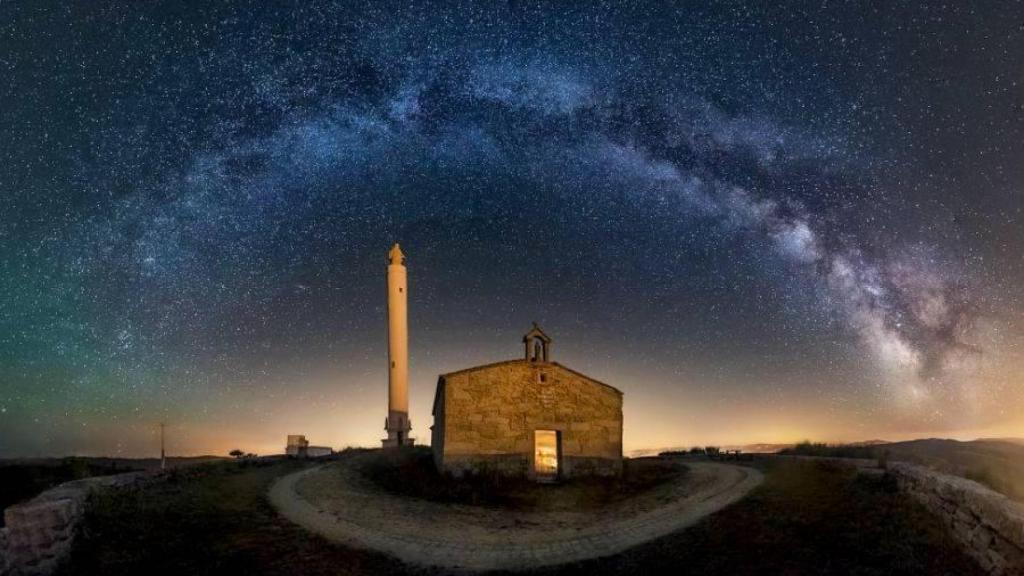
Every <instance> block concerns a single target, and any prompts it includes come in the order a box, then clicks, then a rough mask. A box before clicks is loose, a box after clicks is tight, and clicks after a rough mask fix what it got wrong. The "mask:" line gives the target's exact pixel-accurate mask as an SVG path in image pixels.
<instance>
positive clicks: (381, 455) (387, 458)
mask: <svg viewBox="0 0 1024 576" xmlns="http://www.w3.org/2000/svg"><path fill="white" fill-rule="evenodd" d="M364 462H365V463H364V464H363V465H362V466H360V468H361V472H362V473H363V476H364V477H365V478H366V479H367V480H368V481H370V482H373V483H375V484H377V485H378V486H380V487H382V488H384V489H385V490H387V491H388V492H391V493H393V494H400V495H402V496H407V497H411V498H422V499H425V500H431V501H434V502H441V503H457V504H472V505H476V506H490V507H497V508H514V509H518V510H541V509H543V510H593V509H596V508H600V507H602V506H606V505H608V504H611V503H613V502H616V501H620V500H622V499H624V498H629V497H630V496H632V495H635V494H637V493H639V492H642V491H645V490H649V489H651V488H654V487H656V486H658V485H660V484H663V483H665V482H669V481H671V480H674V479H677V478H679V477H680V475H683V474H685V473H686V467H685V466H684V465H681V464H680V463H678V462H670V461H665V460H659V459H655V458H642V459H638V460H627V461H626V462H625V464H624V467H623V474H622V476H621V477H620V478H580V479H574V480H572V481H567V482H560V483H558V484H538V483H536V482H533V481H530V480H528V479H526V478H505V477H502V476H501V475H497V474H486V473H484V474H478V475H473V476H466V477H463V478H458V479H456V478H451V477H449V476H444V475H441V474H438V473H437V469H436V467H435V466H434V458H433V453H432V452H431V451H430V449H429V448H427V447H416V448H414V449H411V450H401V451H394V452H378V453H377V454H375V457H374V458H370V459H366V460H365V461H364Z"/></svg>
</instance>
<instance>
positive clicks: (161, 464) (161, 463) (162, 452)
mask: <svg viewBox="0 0 1024 576" xmlns="http://www.w3.org/2000/svg"><path fill="white" fill-rule="evenodd" d="M166 466H167V461H166V459H165V458H164V423H163V422H161V423H160V469H161V470H163V469H164V468H165V467H166Z"/></svg>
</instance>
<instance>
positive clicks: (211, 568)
mask: <svg viewBox="0 0 1024 576" xmlns="http://www.w3.org/2000/svg"><path fill="white" fill-rule="evenodd" d="M343 457H344V456H343ZM306 465H307V464H304V463H302V462H296V461H278V462H250V463H241V462H240V463H235V462H231V463H218V464H209V465H201V466H197V467H194V468H191V469H187V470H182V471H179V472H178V473H177V474H176V475H174V476H172V478H171V479H170V481H168V482H166V483H162V484H156V485H153V486H150V487H147V488H145V489H140V490H134V491H121V492H108V493H106V494H102V495H100V496H99V497H97V498H96V499H95V501H94V503H93V504H94V505H93V507H92V511H91V512H90V513H89V515H88V518H87V521H86V530H85V532H84V534H83V537H82V538H81V539H80V540H79V542H78V544H77V546H76V548H75V550H74V552H73V555H72V561H71V563H70V564H69V565H68V566H67V567H66V568H65V569H64V570H63V571H62V572H61V573H62V574H64V575H68V574H105V575H119V574H132V575H136V574H147V575H152V574H157V575H159V574H195V575H205V574H235V573H244V574H246V575H247V576H257V575H293V574H294V575H298V574H311V575H320V574H384V575H390V574H410V573H411V574H427V573H434V572H433V571H430V570H424V569H418V568H412V567H407V566H404V565H402V564H400V563H398V562H397V561H394V560H391V559H390V558H387V557H384V556H382V555H379V554H376V553H373V552H368V551H358V550H350V549H347V548H344V547H342V546H338V545H334V544H331V543H328V542H326V541H323V540H322V539H320V538H318V537H315V536H312V535H309V534H307V533H306V532H304V531H303V530H302V529H300V528H297V527H295V526H293V525H291V524H289V523H287V522H286V521H284V520H281V519H279V518H278V517H277V516H276V515H275V513H274V511H273V510H272V509H271V508H270V506H269V505H268V504H267V502H266V500H265V494H266V490H267V488H268V487H269V485H270V483H271V482H272V481H273V479H274V478H276V477H279V476H281V475H283V474H286V473H289V472H292V471H295V470H298V469H300V468H302V467H303V466H306ZM758 465H759V466H761V467H762V468H763V469H764V471H765V473H766V480H765V483H764V484H763V485H762V486H761V487H759V488H758V489H756V490H755V491H754V492H753V493H752V494H751V495H750V496H749V497H748V498H746V499H745V500H743V501H741V502H739V503H738V504H736V505H734V506H732V507H730V508H727V509H725V510H723V511H722V512H720V513H718V514H715V515H713V516H711V517H709V518H708V519H706V520H705V521H703V522H701V523H700V524H698V525H697V526H695V527H693V528H691V529H689V530H686V531H684V532H681V533H677V534H673V535H670V536H667V537H665V538H662V539H660V540H656V541H654V542H651V543H648V544H645V545H642V546H639V547H637V548H634V549H632V550H629V551H627V552H626V553H623V554H620V555H619V556H616V557H612V558H604V559H598V560H593V561H587V562H583V563H580V564H575V565H569V566H562V567H556V568H551V569H545V570H541V571H539V572H537V574H543V575H551V576H554V575H563V574H564V575H576V574H578V575H581V576H582V575H584V574H586V575H592V574H644V575H649V574H656V573H668V572H671V573H675V574H681V573H682V574H685V573H692V574H865V575H867V574H879V575H881V574H957V575H970V574H977V573H980V572H979V569H978V568H977V567H976V566H975V565H974V564H973V563H972V562H971V561H970V560H969V559H968V558H967V557H965V556H964V555H963V554H962V553H960V552H959V549H958V548H957V547H956V546H955V545H954V544H953V542H952V541H951V540H950V539H949V537H948V536H947V535H946V534H945V532H944V531H943V530H942V528H941V527H940V525H939V523H938V520H937V519H935V518H934V517H932V516H931V515H929V514H928V513H927V512H926V511H924V510H923V509H922V508H921V507H920V506H918V505H917V504H916V503H914V502H913V501H911V500H909V499H908V498H907V497H905V496H903V495H902V494H900V493H898V492H896V491H895V489H894V487H893V485H892V484H891V483H890V482H888V481H887V480H886V479H884V478H868V477H863V476H856V475H855V474H854V473H852V472H851V471H848V470H845V469H842V468H837V467H834V466H830V465H825V464H821V463H816V462H792V461H790V462H783V461H775V460H774V459H771V458H766V459H763V460H761V461H759V463H758Z"/></svg>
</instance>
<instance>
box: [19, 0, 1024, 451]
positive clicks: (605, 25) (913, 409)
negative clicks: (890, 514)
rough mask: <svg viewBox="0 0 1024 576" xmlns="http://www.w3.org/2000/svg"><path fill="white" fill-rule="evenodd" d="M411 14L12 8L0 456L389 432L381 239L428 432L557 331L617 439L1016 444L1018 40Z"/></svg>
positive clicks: (625, 8) (895, 24)
mask: <svg viewBox="0 0 1024 576" xmlns="http://www.w3.org/2000/svg"><path fill="white" fill-rule="evenodd" d="M391 8H393V7H388V8H385V7H384V6H380V5H376V6H375V4H374V3H370V4H367V5H365V6H353V5H351V4H348V3H344V4H319V5H317V6H312V5H310V6H293V5H291V4H274V3H257V4H229V5H220V6H216V7H206V8H203V9H202V10H193V11H187V12H186V11H184V10H181V11H174V10H170V9H157V8H152V7H144V6H135V5H132V4H124V5H115V6H109V7H106V8H93V7H79V8H60V9H56V8H32V7H28V6H26V5H21V6H13V5H5V6H4V7H3V8H0V21H2V22H3V24H0V45H3V46H5V47H7V49H6V50H4V51H3V52H0V71H3V74H4V75H5V76H6V77H8V78H9V79H10V80H9V81H8V82H5V85H4V86H2V87H0V103H2V104H3V106H2V111H0V120H2V123H0V130H2V133H3V135H4V138H3V142H2V143H0V159H2V161H3V166H2V168H0V190H2V192H3V197H4V201H3V207H2V209H3V212H2V215H0V239H2V240H3V245H2V260H0V265H2V267H3V279H2V280H0V290H2V297H3V301H2V304H0V306H2V308H0V323H2V324H0V328H2V334H0V362H2V364H0V368H2V374H0V378H2V379H3V386H2V388H0V455H9V454H22V453H29V454H31V453H65V452H68V451H78V452H92V453H96V452H124V453H139V452H140V451H145V446H146V445H147V444H146V443H147V442H148V440H147V434H148V433H150V432H151V431H152V429H153V423H154V422H157V421H161V420H170V421H172V422H175V423H176V425H177V426H178V427H179V429H180V430H181V432H180V434H181V435H182V437H183V438H185V440H183V441H182V444H181V446H180V450H182V451H193V452H195V451H204V450H220V449H222V448H223V447H225V446H227V444H224V443H225V442H229V440H220V439H221V438H230V441H235V442H239V443H241V442H247V441H248V442H253V443H255V444H256V445H257V446H258V447H259V448H261V449H263V448H264V446H268V445H271V444H273V443H274V442H276V441H277V440H276V439H277V438H278V436H280V437H282V438H283V435H284V434H285V433H288V432H296V431H295V430H291V429H290V428H289V429H286V428H287V427H288V426H292V427H293V428H294V427H295V426H296V425H297V424H298V423H303V424H302V425H304V426H313V427H314V429H316V430H323V431H324V432H322V434H325V435H331V436H330V437H329V438H327V439H326V440H329V441H332V442H335V443H336V444H342V443H370V442H372V441H373V439H374V438H375V437H376V435H377V434H379V431H378V430H376V428H377V427H379V423H378V422H377V421H378V420H380V414H382V413H383V412H382V411H381V410H379V409H377V408H379V407H380V406H383V401H384V396H383V392H382V390H383V388H382V386H383V382H384V379H385V378H386V373H385V371H381V370H379V368H380V366H383V365H384V364H382V362H384V361H383V360H382V358H383V357H384V356H383V355H384V354H385V352H384V346H383V344H384V342H383V328H384V323H383V309H382V304H383V302H382V298H383V285H382V282H383V280H382V278H383V276H382V274H383V266H382V263H383V262H384V254H385V253H386V251H387V248H388V247H389V246H390V243H391V242H394V241H401V242H402V245H403V247H404V248H405V249H406V252H407V253H408V255H409V263H410V305H411V307H412V314H413V316H412V333H413V388H414V398H413V404H414V405H413V422H414V426H416V425H417V424H418V425H419V430H420V431H421V432H422V431H423V430H424V429H425V426H426V425H428V424H429V422H428V419H429V417H428V414H429V394H430V388H431V385H432V383H433V382H432V380H431V378H432V376H433V375H436V373H437V372H439V371H445V370H449V369H455V368H460V367H464V366H465V365H467V364H468V363H482V362H486V361H491V360H494V359H497V358H495V356H497V357H498V358H501V357H504V356H508V355H512V354H515V353H516V351H517V350H518V349H517V347H516V346H515V334H516V333H518V332H519V331H522V330H524V329H525V328H526V327H528V325H529V321H530V320H537V321H540V322H541V323H542V325H544V326H545V328H546V329H547V330H548V331H549V332H552V333H553V335H555V337H556V341H557V342H559V348H558V349H559V350H564V351H565V354H567V355H568V358H566V357H563V360H565V361H566V362H570V361H571V363H572V364H573V366H574V367H577V368H579V369H581V370H583V371H585V372H590V373H593V374H594V375H595V376H599V377H602V378H604V379H607V380H610V381H614V382H615V383H616V385H619V386H620V387H621V388H623V390H625V391H626V393H627V398H631V399H635V400H633V404H632V406H630V405H629V400H627V419H628V420H629V419H632V420H634V421H642V424H641V425H638V426H637V427H636V428H634V429H635V430H637V433H636V434H634V435H633V436H631V437H628V438H627V444H631V445H632V446H634V447H640V446H643V445H648V444H652V443H653V444H656V443H673V442H675V443H680V444H682V443H686V442H689V441H691V439H692V440H693V441H704V440H709V441H714V440H716V438H715V437H714V436H713V435H712V434H710V433H709V432H708V431H707V430H708V427H709V426H723V427H726V428H728V427H730V426H734V425H735V424H734V423H735V422H736V421H737V419H740V418H742V419H750V418H754V420H756V421H757V422H758V423H759V425H761V426H762V428H755V429H752V430H746V429H744V431H743V433H742V434H743V435H744V436H745V437H749V440H751V441H753V440H761V439H765V440H793V439H796V438H793V437H792V436H793V435H794V434H804V435H814V434H819V435H820V437H821V438H830V439H836V438H838V437H843V438H848V439H856V438H860V437H864V436H866V435H870V434H874V433H875V432H876V431H877V433H878V434H879V435H881V434H892V435H897V436H899V435H912V434H915V433H918V432H929V433H936V432H937V433H944V432H948V433H949V434H958V433H961V432H963V431H975V430H980V431H984V430H998V431H1001V432H1002V431H1010V432H1013V431H1014V430H1020V431H1021V433H1022V434H1024V421H1022V420H1020V419H1019V418H1018V417H1017V416H1016V414H1019V411H1018V410H1017V408H1021V407H1024V394H1022V392H1021V386H1020V385H1021V382H1020V380H1019V369H1020V368H1021V363H1020V362H1021V356H1020V351H1019V350H1020V342H1021V340H1022V329H1024V319H1022V316H1021V315H1022V306H1021V304H1022V302H1021V296H1022V293H1024V291H1022V289H1021V286H1022V282H1021V281H1022V280H1024V265H1022V257H1021V247H1022V246H1024V243H1022V240H1024V238H1022V233H1021V209H1022V208H1021V206H1022V204H1024V196H1022V192H1021V187H1022V185H1024V146H1022V144H1021V142H1022V141H1024V120H1022V110H1024V87H1022V82H1024V79H1022V78H1021V76H1020V70H1021V69H1024V67H1022V65H1024V51H1022V49H1021V46H1024V32H1022V31H1021V29H1020V27H1019V22H1020V21H1021V18H1020V17H1021V16H1022V15H1021V14H1018V15H1017V16H1018V17H1017V18H1016V19H1014V18H1009V17H1007V15H1006V14H1004V13H1002V12H1000V11H997V10H995V9H993V10H992V11H991V12H988V13H987V12H974V11H972V10H971V9H970V8H967V7H956V6H953V7H948V6H947V7H938V6H936V7H927V6H925V7H922V8H920V9H919V10H916V11H913V12H911V11H902V10H900V9H896V8H893V9H892V10H891V11H881V12H878V11H858V10H857V9H856V8H854V7H848V6H846V7H843V6H834V7H830V6H825V7H821V8H815V9H813V10H808V9H804V8H799V9H798V8H796V7H792V8H790V9H783V8H778V9H765V10H763V11H762V10H754V9H740V8H737V7H735V6H726V5H722V6H715V7H707V8H698V7H679V8H677V9H673V10H669V9H666V8H665V7H664V6H657V5H655V4H650V5H647V4H642V3H630V4H626V5H620V4H618V3H614V4H609V5H600V6H595V7H590V8H586V9H555V8H552V7H543V6H537V5H531V4H520V3H510V4H501V5H494V6H489V7H483V6H480V5H472V4H467V5H462V6H456V5H435V6H432V7H431V6H423V7H421V8H410V7H402V8H401V9H394V10H392V9H391ZM1018 8H1019V7H1018ZM1013 22H1017V23H1018V24H1013ZM416 390H418V392H417V391H416ZM659 398H663V399H667V400H668V401H667V402H659V400H658V399H659ZM676 403H678V404H679V407H678V410H677V411H676V412H672V411H671V409H670V408H666V406H672V405H674V404H676ZM378 404H379V405H380V406H378ZM701 404H703V405H704V406H705V410H706V411H707V412H708V414H710V415H706V416H702V417H706V418H708V420H707V421H701V426H702V427H703V428H701V430H700V431H699V432H698V431H696V429H697V428H698V426H696V425H693V426H685V425H683V424H678V423H677V421H676V420H677V419H678V420H680V421H686V420H687V419H688V418H691V417H693V418H697V416H696V415H695V414H694V412H693V411H694V410H696V408H694V407H695V406H700V405H701ZM317 406H320V407H321V409H320V410H317ZM780 407H783V408H780ZM776 410H782V412H779V413H778V414H777V417H776V418H775V419H773V417H772V412H773V411H776ZM417 412H418V413H417ZM752 415H753V416H752ZM822 415H825V417H824V418H826V419H830V420H833V421H834V422H835V423H836V424H835V425H834V426H831V427H829V426H825V424H823V422H825V420H823V417H822ZM311 420H312V421H313V422H316V424H306V423H308V422H310V421H311ZM339 420H343V421H346V422H349V423H350V425H347V427H346V426H341V425H339V424H338V423H337V422H338V421H339ZM254 422H261V423H262V424H263V425H262V426H257V425H256V424H255V423H254ZM816 426H818V428H816ZM821 426H825V427H824V428H822V427H821ZM1014 426H1017V428H1014ZM125 430H129V431H131V433H128V434H126V433H125ZM229 430H236V431H237V430H244V432H238V433H237V434H234V435H232V433H231V432H229ZM759 434H760V435H761V436H760V437H755V436H758V435H759ZM421 435H422V434H421ZM734 439H735V438H734V437H729V438H723V440H725V441H731V440H734Z"/></svg>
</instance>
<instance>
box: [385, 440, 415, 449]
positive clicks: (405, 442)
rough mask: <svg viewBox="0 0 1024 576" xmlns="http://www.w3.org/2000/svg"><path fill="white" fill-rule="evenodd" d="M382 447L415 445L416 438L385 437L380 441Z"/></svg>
mask: <svg viewBox="0 0 1024 576" xmlns="http://www.w3.org/2000/svg"><path fill="white" fill-rule="evenodd" d="M380 443H381V448H399V447H401V446H415V445H416V439H415V438H402V439H398V438H384V439H382V440H381V441H380Z"/></svg>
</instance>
